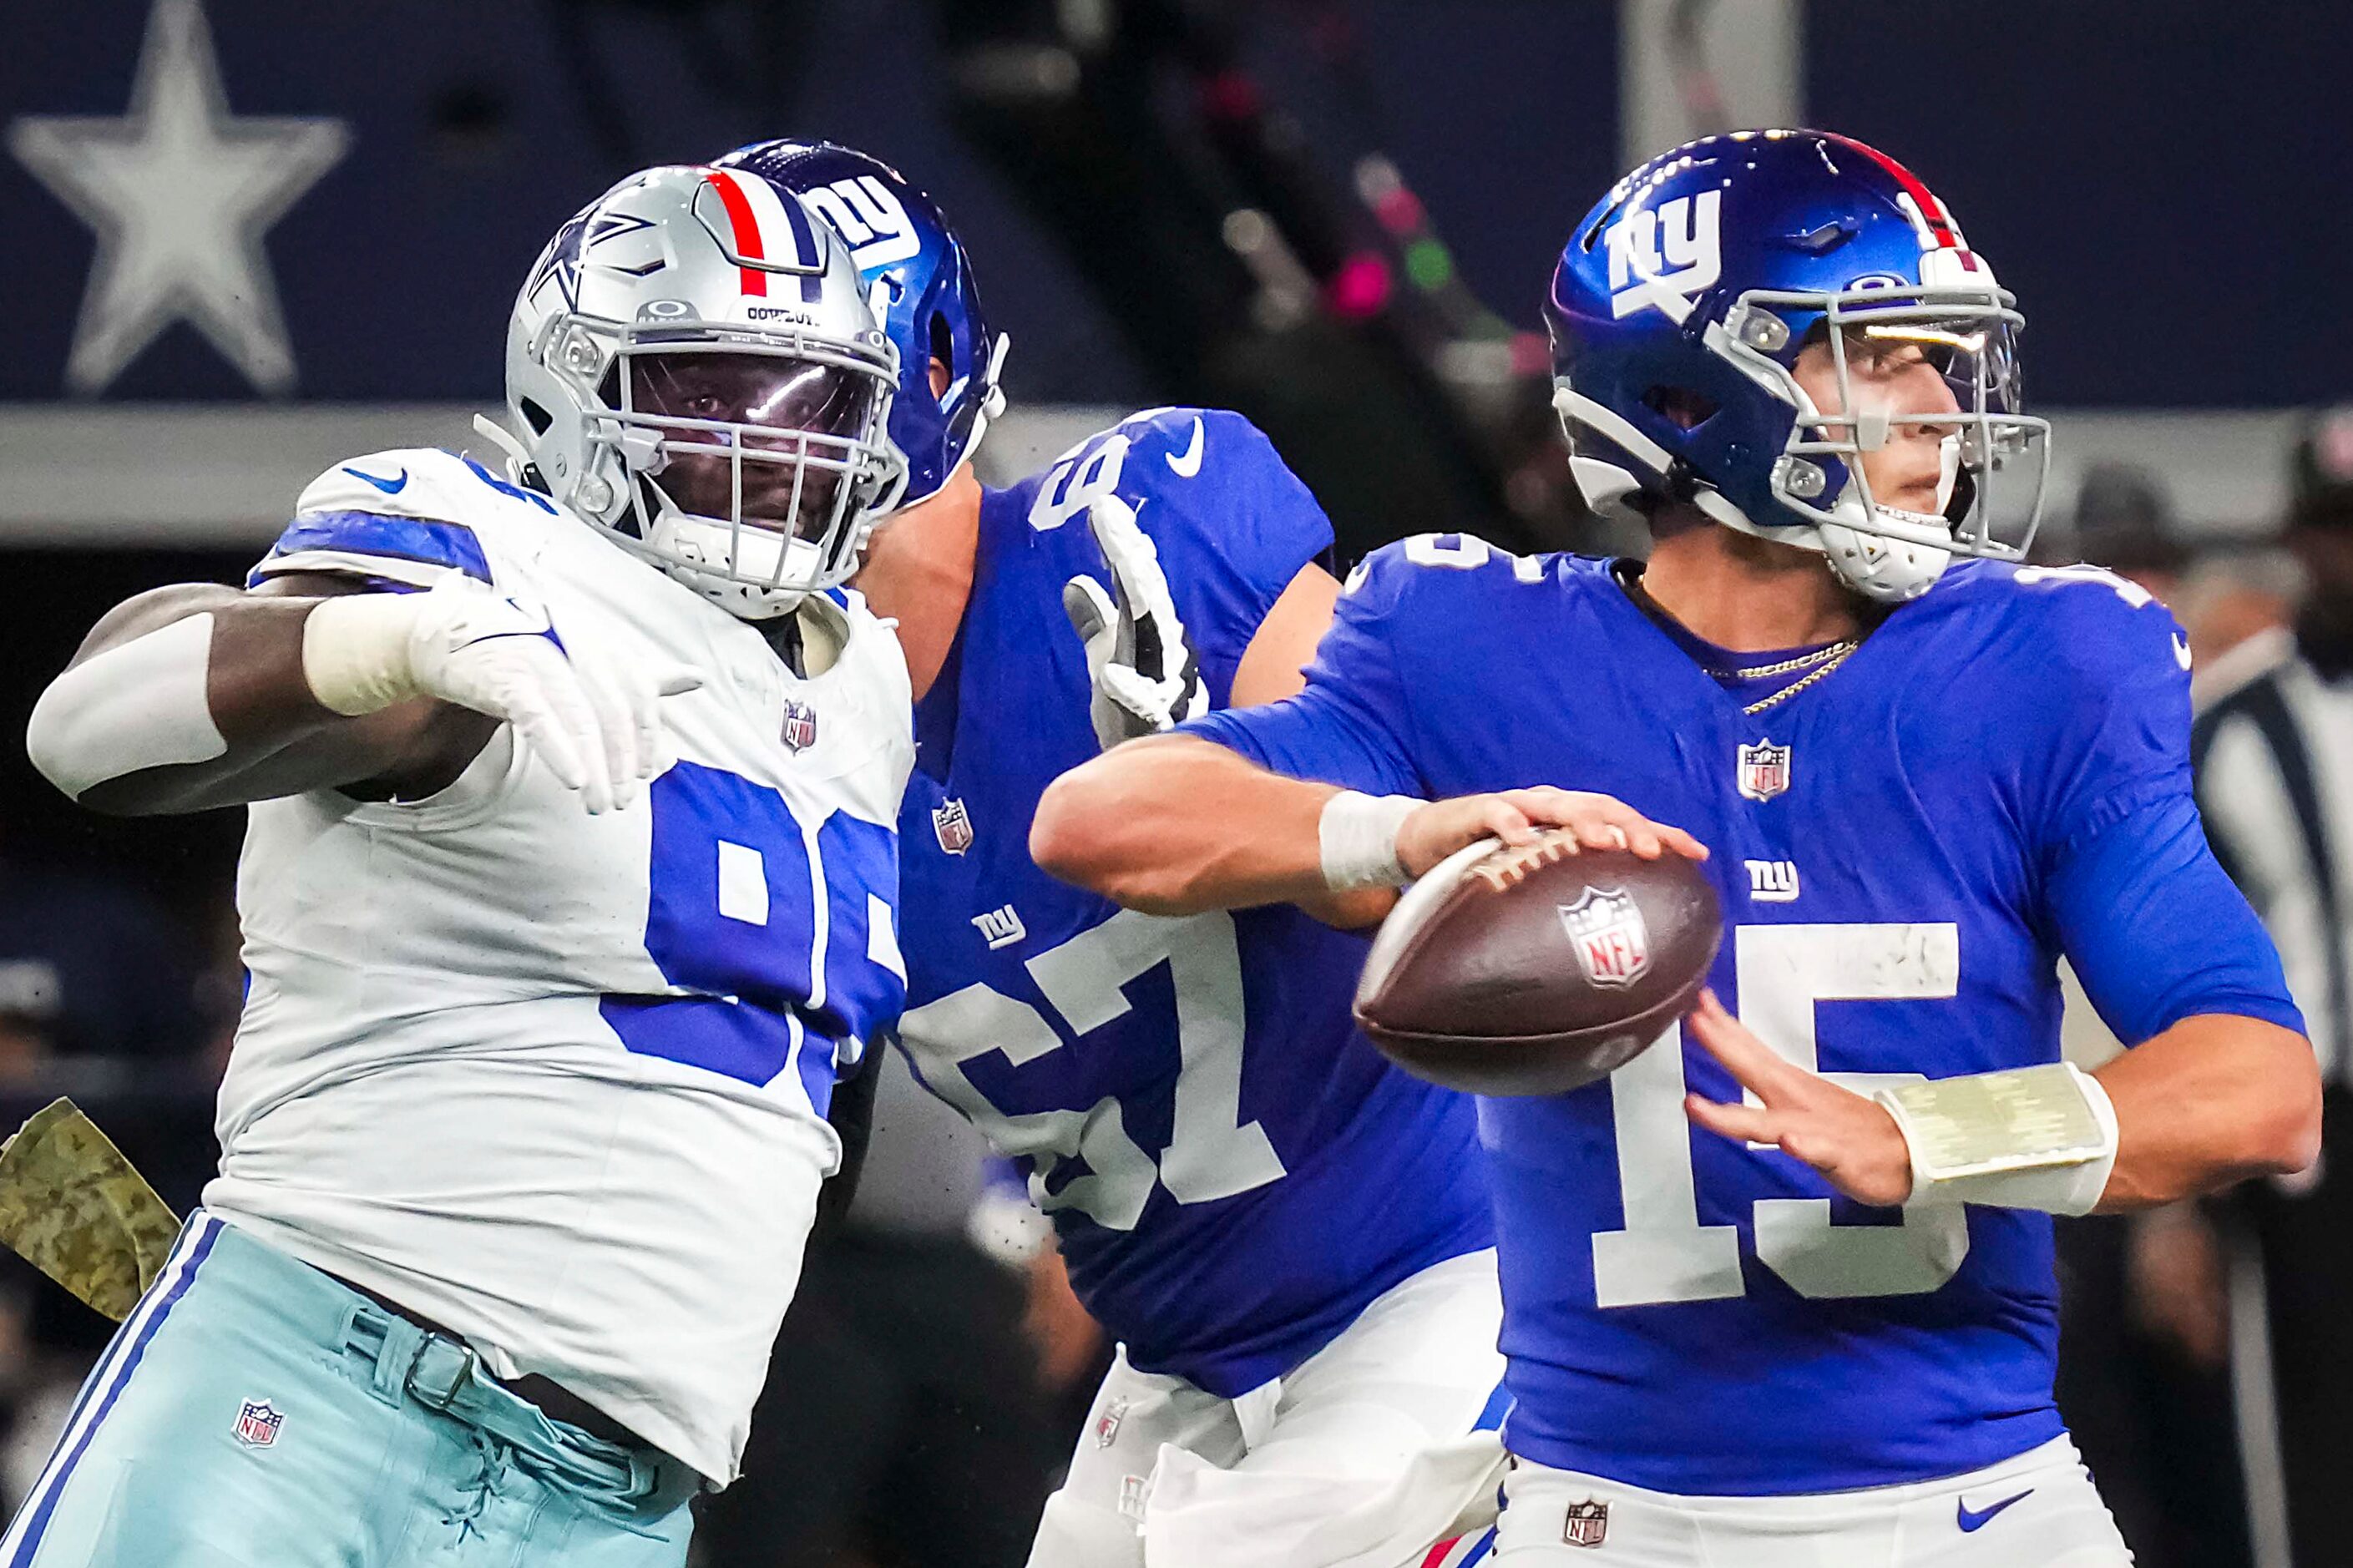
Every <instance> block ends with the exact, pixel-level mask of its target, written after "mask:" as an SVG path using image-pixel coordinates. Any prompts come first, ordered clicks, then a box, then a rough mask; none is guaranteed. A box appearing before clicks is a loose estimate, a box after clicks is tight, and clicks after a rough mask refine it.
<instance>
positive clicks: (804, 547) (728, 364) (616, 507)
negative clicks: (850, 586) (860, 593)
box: [543, 316, 906, 619]
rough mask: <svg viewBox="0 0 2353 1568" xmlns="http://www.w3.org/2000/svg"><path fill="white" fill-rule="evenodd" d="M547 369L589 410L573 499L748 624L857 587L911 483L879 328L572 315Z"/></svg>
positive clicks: (893, 371) (557, 336)
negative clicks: (836, 329) (877, 524)
mask: <svg viewBox="0 0 2353 1568" xmlns="http://www.w3.org/2000/svg"><path fill="white" fill-rule="evenodd" d="M543 363H546V364H547V365H548V366H549V367H550V368H551V369H552V370H554V372H555V373H556V374H558V375H560V376H562V377H563V378H564V379H565V380H566V381H567V382H569V383H571V384H572V391H573V393H574V395H575V397H576V399H577V402H578V404H579V405H580V408H581V416H580V417H581V428H582V439H583V447H584V453H583V458H584V460H583V462H582V465H581V468H582V477H581V480H580V483H579V484H578V486H577V487H576V488H575V489H574V490H573V492H572V496H571V498H570V499H571V500H572V502H573V504H574V505H575V507H576V508H577V509H578V510H581V511H582V512H583V513H585V514H586V515H588V516H589V517H590V518H591V519H592V520H594V521H597V522H599V523H601V524H603V525H604V526H605V527H606V528H607V529H608V530H610V531H612V533H613V535H614V537H615V538H616V539H617V540H618V541H619V542H621V543H622V544H623V545H625V546H627V547H628V548H629V549H631V550H634V551H636V552H638V553H640V554H643V555H646V556H649V558H651V559H652V560H653V561H655V562H656V563H658V564H659V565H661V566H662V567H663V568H664V569H665V570H667V571H669V572H670V574H672V575H673V576H676V577H678V578H679V579H680V580H681V581H682V582H685V583H686V584H689V585H690V586H691V587H693V588H695V589H696V590H697V591H698V592H700V593H702V594H703V595H705V596H706V597H710V598H712V599H714V600H715V601H717V602H718V603H720V604H722V605H723V606H724V607H726V608H727V609H728V610H730V611H731V612H733V614H735V615H738V616H744V617H745V618H747V619H760V618H764V617H765V616H775V615H780V614H782V613H784V612H785V611H786V610H789V609H791V608H792V607H793V606H794V605H797V603H798V602H799V601H800V600H801V598H803V597H804V596H806V595H808V594H812V593H818V592H822V591H823V590H825V589H827V588H830V587H833V586H835V585H836V584H840V583H843V582H846V581H848V580H849V577H850V576H851V574H853V573H855V572H856V570H857V568H858V553H859V551H860V548H861V546H862V545H863V544H864V542H865V539H866V535H867V533H868V532H869V531H871V527H872V525H873V520H874V519H875V518H876V517H877V516H879V515H881V513H883V512H885V511H887V510H890V508H891V507H892V505H894V504H895V503H896V500H897V496H898V492H899V490H900V489H901V488H902V487H903V485H904V484H905V475H906V468H905V462H904V459H903V458H902V457H901V456H900V454H899V452H898V450H897V448H896V447H893V446H892V444H891V442H890V439H889V437H888V435H887V429H888V423H889V419H890V411H891V401H892V395H893V392H894V390H895V387H896V385H897V381H898V363H897V355H896V352H895V351H894V350H892V348H891V347H890V345H889V344H888V343H887V342H880V341H879V338H878V341H877V342H871V343H864V342H843V341H841V340H839V339H837V338H834V337H832V336H830V335H826V334H819V333H812V332H807V331H792V330H773V331H772V330H767V329H764V328H751V327H745V326H743V325H739V324H732V323H722V322H708V321H678V320H665V321H659V322H657V323H652V324H642V323H641V324H637V325H628V326H625V325H621V324H619V323H616V322H611V321H600V320H597V319H595V318H590V317H584V316H563V317H558V318H556V319H555V320H554V321H551V322H550V324H549V327H548V339H547V341H546V342H545V344H544V348H543Z"/></svg>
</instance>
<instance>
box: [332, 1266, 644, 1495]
mask: <svg viewBox="0 0 2353 1568" xmlns="http://www.w3.org/2000/svg"><path fill="white" fill-rule="evenodd" d="M319 1272H321V1273H322V1274H327V1271H326V1270H325V1269H323V1268H322V1269H321V1270H320V1271H319ZM327 1278H328V1279H332V1280H333V1281H334V1282H335V1283H336V1284H338V1285H341V1286H342V1287H343V1289H346V1290H349V1291H351V1292H352V1293H353V1294H354V1295H357V1296H364V1297H366V1298H367V1299H368V1300H370V1301H373V1302H375V1304H376V1305H377V1306H379V1307H381V1308H383V1309H384V1310H385V1311H387V1312H390V1313H391V1314H392V1315H393V1316H394V1317H396V1318H398V1319H400V1320H402V1321H404V1322H407V1323H411V1324H414V1325H415V1326H416V1327H417V1328H419V1329H422V1330H423V1331H425V1332H427V1333H428V1334H431V1335H433V1336H435V1337H436V1338H438V1339H444V1340H448V1342H450V1343H451V1344H454V1345H463V1344H464V1343H465V1342H466V1340H465V1337H464V1336H463V1335H460V1334H458V1333H454V1332H452V1331H450V1330H448V1329H446V1328H444V1327H442V1326H441V1325H440V1324H439V1323H437V1322H435V1321H433V1320H432V1319H430V1318H428V1317H427V1316H426V1315H425V1314H424V1313H422V1312H412V1311H410V1310H408V1309H407V1308H406V1307H404V1306H402V1305H401V1304H400V1303H399V1302H397V1301H388V1300H385V1298H384V1297H383V1296H382V1295H380V1294H378V1293H377V1292H375V1291H374V1290H371V1289H368V1288H367V1287H366V1286H364V1285H354V1284H353V1283H352V1281H350V1280H348V1279H344V1278H343V1276H342V1275H340V1274H327ZM482 1375H483V1376H484V1377H489V1378H490V1379H491V1382H492V1383H495V1384H498V1385H499V1386H500V1387H501V1388H503V1389H505V1390H506V1391H507V1392H508V1393H509V1394H513V1395H514V1396H515V1397H516V1398H517V1399H521V1400H523V1401H525V1402H527V1403H529V1404H531V1405H536V1406H538V1407H539V1413H540V1414H541V1415H544V1416H546V1417H547V1418H548V1419H549V1420H551V1421H561V1422H563V1423H564V1424H565V1426H577V1427H578V1428H580V1430H582V1431H583V1432H586V1433H587V1434H588V1436H591V1437H596V1438H598V1439H600V1440H602V1441H604V1442H607V1443H612V1444H616V1445H617V1446H619V1447H624V1448H636V1449H639V1450H642V1451H645V1452H649V1453H659V1451H660V1450H659V1449H657V1448H655V1447H654V1446H653V1445H652V1444H651V1443H649V1442H647V1441H646V1440H645V1439H644V1438H643V1437H640V1436H638V1435H637V1434H636V1433H635V1432H632V1431H630V1430H629V1429H628V1427H627V1426H622V1425H621V1424H620V1423H619V1422H618V1421H616V1420H614V1419H613V1418H612V1417H611V1416H610V1415H606V1414H605V1413H604V1412H603V1411H601V1410H599V1409H597V1408H596V1406H595V1405H591V1404H589V1403H588V1402H587V1401H586V1400H585V1399H583V1398H581V1397H580V1396H579V1395H578V1394H575V1393H573V1392H572V1391H571V1390H570V1389H568V1388H566V1387H565V1386H564V1385H563V1384H560V1383H558V1382H556V1381H555V1380H554V1378H552V1377H544V1376H542V1375H541V1374H540V1373H535V1372H533V1373H525V1374H524V1375H522V1377H491V1373H490V1372H489V1370H488V1369H487V1368H485V1369H483V1370H482Z"/></svg>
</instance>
